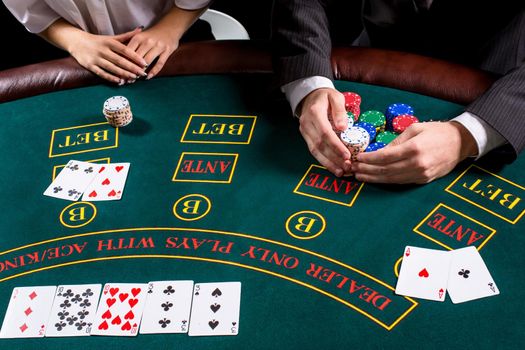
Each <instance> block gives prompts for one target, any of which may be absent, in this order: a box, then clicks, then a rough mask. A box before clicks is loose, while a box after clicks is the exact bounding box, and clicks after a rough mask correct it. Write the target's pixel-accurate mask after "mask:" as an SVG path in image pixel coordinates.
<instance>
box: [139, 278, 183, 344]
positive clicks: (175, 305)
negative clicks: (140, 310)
mask: <svg viewBox="0 0 525 350" xmlns="http://www.w3.org/2000/svg"><path fill="white" fill-rule="evenodd" d="M192 296H193V281H155V282H150V283H148V291H147V298H146V306H145V308H144V314H143V315H142V321H141V324H140V333H142V334H152V333H187V332H188V326H189V320H190V309H191V300H192Z"/></svg>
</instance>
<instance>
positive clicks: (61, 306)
mask: <svg viewBox="0 0 525 350" xmlns="http://www.w3.org/2000/svg"><path fill="white" fill-rule="evenodd" d="M101 288H102V285H100V284H79V285H63V286H58V288H57V290H56V293H55V300H54V301H53V307H52V308H51V315H50V317H49V321H48V323H47V330H46V337H73V336H89V333H90V331H91V327H92V324H93V320H94V318H95V313H96V311H97V305H98V299H99V297H100V289H101Z"/></svg>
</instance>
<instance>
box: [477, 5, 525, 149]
mask: <svg viewBox="0 0 525 350" xmlns="http://www.w3.org/2000/svg"><path fill="white" fill-rule="evenodd" d="M514 24H515V25H514V26H513V30H510V31H508V33H507V35H505V36H504V37H501V38H499V40H500V41H499V43H498V49H497V50H495V51H494V52H493V53H492V56H493V57H494V58H495V60H500V61H501V60H504V61H505V64H503V66H506V67H508V66H509V65H508V62H511V65H510V66H512V67H514V68H513V69H511V70H509V71H508V72H507V73H506V74H504V75H503V76H502V77H501V78H500V79H498V80H497V81H496V82H495V83H494V84H493V85H492V86H491V87H490V89H489V90H487V91H486V92H485V93H484V94H483V95H481V97H479V98H478V99H477V100H476V101H474V102H473V103H472V104H471V105H470V106H468V107H467V111H468V112H471V113H474V114H475V115H477V116H478V117H480V118H481V119H483V120H485V121H486V122H487V123H488V124H489V125H491V126H492V127H493V128H494V129H495V130H496V131H498V132H499V133H500V134H501V135H502V136H503V137H504V138H505V139H506V140H507V141H508V142H509V144H510V145H511V146H512V148H513V149H514V151H515V153H516V155H517V154H519V153H521V152H522V151H523V150H524V149H525V11H522V12H521V14H520V15H518V16H517V17H516V21H515V22H514ZM508 47H512V48H513V49H512V50H507V49H505V48H508ZM499 65H502V63H501V62H500V63H499Z"/></svg>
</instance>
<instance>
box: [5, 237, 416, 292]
mask: <svg viewBox="0 0 525 350" xmlns="http://www.w3.org/2000/svg"><path fill="white" fill-rule="evenodd" d="M136 231H189V232H205V233H213V234H221V235H229V236H236V237H244V238H249V239H254V240H258V241H263V242H267V243H272V244H276V245H280V246H282V247H286V248H290V249H294V250H298V251H300V252H303V253H306V254H310V255H313V256H316V257H318V258H321V259H325V260H327V261H330V262H332V263H334V264H336V265H340V266H343V267H345V268H347V269H349V270H351V271H354V272H357V273H358V274H360V275H362V276H365V277H367V278H369V279H371V280H373V281H375V282H377V283H378V284H381V285H382V286H383V287H386V288H388V289H390V290H392V291H395V288H394V287H392V286H390V285H388V284H386V283H385V282H383V281H381V280H379V279H377V278H375V277H374V276H371V275H369V274H367V273H366V272H364V271H361V270H359V269H356V268H355V267H352V266H350V265H347V264H345V263H342V262H340V261H338V260H335V259H332V258H330V257H327V256H324V255H322V254H319V253H316V252H312V251H310V250H307V249H303V248H300V247H296V246H293V245H291V244H287V243H282V242H278V241H274V240H271V239H267V238H262V237H256V236H250V235H247V234H243V233H236V232H227V231H218V230H209V229H196V228H181V227H142V228H127V229H113V230H104V231H95V232H86V233H80V234H76V235H71V236H64V237H57V238H52V239H48V240H45V241H40V242H35V243H31V244H27V245H25V246H21V247H17V248H13V249H10V250H6V251H3V252H0V256H2V255H4V254H7V253H11V252H14V251H17V250H21V249H25V248H29V247H34V246H37V245H41V244H46V243H51V242H56V241H61V240H66V239H71V238H78V237H86V236H93V235H101V234H106V233H117V232H136ZM407 299H408V298H407Z"/></svg>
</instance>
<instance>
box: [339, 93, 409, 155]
mask: <svg viewBox="0 0 525 350" xmlns="http://www.w3.org/2000/svg"><path fill="white" fill-rule="evenodd" d="M343 95H344V97H345V108H346V110H347V112H348V115H349V123H348V129H347V130H345V131H344V132H341V133H340V138H341V140H342V141H343V143H344V144H345V145H346V146H347V147H348V149H349V150H350V153H351V154H352V160H356V157H357V154H359V153H360V152H372V151H377V150H378V149H381V148H383V147H385V146H386V145H387V144H389V143H390V142H392V141H393V140H394V139H395V138H396V137H397V136H398V135H399V134H401V133H402V132H403V131H405V130H406V129H407V128H408V127H409V126H410V125H412V124H413V123H417V122H419V120H418V118H417V117H415V116H414V108H412V107H411V106H409V105H407V104H404V103H393V104H391V105H389V106H388V107H387V108H386V111H385V113H384V114H383V113H382V112H380V111H377V110H368V111H365V112H363V113H360V104H361V97H360V96H359V95H358V94H356V93H354V92H343ZM351 116H353V117H354V121H355V123H350V119H351ZM363 132H364V133H363ZM365 134H366V135H365Z"/></svg>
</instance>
